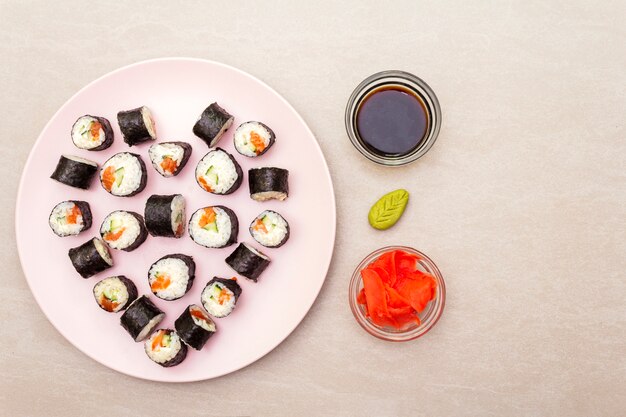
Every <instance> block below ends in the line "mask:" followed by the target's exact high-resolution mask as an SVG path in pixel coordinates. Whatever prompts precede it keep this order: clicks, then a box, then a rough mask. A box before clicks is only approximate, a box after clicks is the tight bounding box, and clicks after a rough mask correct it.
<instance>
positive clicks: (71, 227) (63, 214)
mask: <svg viewBox="0 0 626 417" xmlns="http://www.w3.org/2000/svg"><path fill="white" fill-rule="evenodd" d="M74 206H76V204H74V203H73V202H71V201H63V202H61V203H59V204H57V205H56V206H54V208H53V209H52V213H50V218H49V219H48V222H49V223H50V227H51V228H52V230H54V233H56V234H57V235H59V236H73V235H77V234H79V233H80V232H81V231H82V230H83V227H84V226H85V224H84V222H83V216H82V214H80V215H78V216H76V223H75V224H69V223H67V216H68V215H69V214H70V213H71V212H72V209H73V208H74Z"/></svg>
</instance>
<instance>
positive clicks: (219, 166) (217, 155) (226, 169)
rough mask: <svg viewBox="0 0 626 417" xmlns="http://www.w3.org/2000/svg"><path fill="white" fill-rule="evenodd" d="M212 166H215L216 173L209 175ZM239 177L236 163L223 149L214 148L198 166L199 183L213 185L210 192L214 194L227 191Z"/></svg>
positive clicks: (214, 171) (197, 176)
mask: <svg viewBox="0 0 626 417" xmlns="http://www.w3.org/2000/svg"><path fill="white" fill-rule="evenodd" d="M210 167H213V171H212V174H214V175H211V174H210V175H207V171H208V170H209V168H210ZM237 178H238V175H237V169H236V168H235V164H234V163H233V161H232V160H231V159H230V156H229V155H228V154H227V153H226V152H225V151H223V150H221V149H214V150H212V151H210V152H209V153H207V154H206V155H205V156H204V157H203V158H202V159H201V160H200V162H199V163H198V166H197V167H196V179H197V180H198V183H199V184H202V183H203V182H206V183H207V184H208V185H209V186H210V187H211V190H212V191H210V192H212V193H214V194H224V193H226V192H227V191H228V190H230V188H231V187H232V186H233V184H235V181H237ZM201 179H202V180H201ZM201 187H202V185H201ZM206 191H208V190H206Z"/></svg>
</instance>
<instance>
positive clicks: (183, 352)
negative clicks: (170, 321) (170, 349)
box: [150, 329, 188, 368]
mask: <svg viewBox="0 0 626 417" xmlns="http://www.w3.org/2000/svg"><path fill="white" fill-rule="evenodd" d="M160 330H165V331H166V332H167V334H168V335H170V334H172V333H174V330H172V329H159V330H157V331H160ZM178 336H179V337H180V335H178ZM181 339H182V338H181ZM187 351H188V349H187V345H186V344H184V343H182V342H181V344H180V350H179V351H178V353H176V355H175V356H174V357H173V358H172V359H170V360H169V361H166V362H163V363H159V362H156V361H153V362H154V363H156V364H157V365H161V366H162V367H164V368H171V367H172V366H176V365H178V364H180V363H181V362H182V361H184V360H185V358H186V357H187ZM150 359H151V360H152V358H150Z"/></svg>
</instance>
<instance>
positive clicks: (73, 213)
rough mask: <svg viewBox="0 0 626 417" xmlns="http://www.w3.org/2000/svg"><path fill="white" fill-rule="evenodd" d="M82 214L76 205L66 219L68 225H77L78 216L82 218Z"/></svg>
mask: <svg viewBox="0 0 626 417" xmlns="http://www.w3.org/2000/svg"><path fill="white" fill-rule="evenodd" d="M81 214H82V213H81V212H80V209H79V208H78V206H77V205H76V204H74V207H72V210H70V212H69V214H68V215H67V216H66V217H65V219H66V220H67V223H68V224H76V223H78V216H80V215H81Z"/></svg>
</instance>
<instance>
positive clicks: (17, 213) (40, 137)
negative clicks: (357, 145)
mask: <svg viewBox="0 0 626 417" xmlns="http://www.w3.org/2000/svg"><path fill="white" fill-rule="evenodd" d="M161 62H193V63H199V64H209V65H214V66H218V67H222V68H224V69H227V70H229V71H234V72H236V73H239V74H240V75H242V76H244V77H248V78H250V79H252V80H253V81H254V82H256V83H258V84H260V85H261V86H263V87H264V88H267V89H268V91H270V92H271V93H272V94H274V95H275V96H276V97H277V98H278V99H279V100H281V101H282V102H283V104H284V105H286V106H287V108H289V109H290V110H291V111H292V112H293V113H294V114H295V115H296V117H297V118H298V120H299V121H300V123H302V125H303V126H304V127H305V129H306V130H307V131H308V132H309V133H310V135H311V137H312V138H313V139H314V141H313V142H314V143H315V149H316V150H317V152H318V154H319V155H320V156H321V157H322V161H323V163H324V167H325V168H326V170H325V175H324V178H325V180H326V181H327V183H328V185H329V186H330V191H331V203H332V208H333V210H332V221H331V224H332V244H331V245H330V254H329V255H330V256H329V259H328V264H327V265H326V269H325V271H324V279H322V280H321V281H320V285H319V287H318V288H317V291H316V294H315V297H313V299H312V301H311V304H310V305H308V306H307V309H306V312H305V313H304V315H303V316H302V318H301V319H300V320H299V321H298V322H297V323H296V324H295V325H294V326H293V328H291V329H289V330H288V332H287V333H286V334H285V336H284V337H282V338H281V339H280V340H278V341H277V343H276V344H275V345H273V346H271V347H270V348H269V349H267V350H265V351H262V352H261V353H260V354H259V355H256V356H255V357H254V358H253V359H252V360H251V361H250V362H248V363H246V364H242V365H239V366H237V367H236V368H234V369H232V370H230V371H227V372H222V373H219V374H216V375H213V376H211V377H208V378H206V377H197V378H186V379H181V380H168V379H163V378H155V377H146V376H144V375H140V374H137V373H133V372H128V371H126V370H124V369H121V368H120V367H117V366H111V365H108V364H105V363H103V362H101V361H100V360H98V359H97V358H95V357H94V356H92V355H91V354H90V353H89V352H86V351H85V350H83V349H81V348H80V347H78V346H77V345H76V344H74V343H73V342H72V339H71V338H70V337H68V335H67V334H66V333H65V332H64V331H62V330H61V329H60V328H59V327H58V326H57V325H56V324H55V323H54V322H53V321H52V320H51V319H50V317H49V316H48V314H46V311H45V310H44V309H43V307H42V303H41V302H40V300H39V297H38V296H37V294H36V292H35V291H33V286H32V283H31V280H30V279H29V277H28V274H27V273H26V268H25V267H24V265H25V262H24V260H23V257H22V250H21V249H20V248H21V247H22V245H23V243H21V238H20V236H21V235H20V223H21V217H22V215H21V211H20V207H21V202H22V199H23V194H24V192H25V191H24V181H25V173H26V172H27V171H28V170H29V169H30V166H31V164H32V160H33V154H34V152H33V151H34V149H35V148H36V147H38V146H39V144H40V142H41V141H42V140H43V136H44V133H45V132H46V131H47V130H48V128H49V127H50V124H51V123H52V121H53V120H55V119H56V118H57V116H58V115H59V114H60V113H61V112H63V110H64V109H65V108H66V107H67V106H68V105H69V103H70V102H72V101H73V100H74V99H75V98H76V97H77V96H79V95H80V94H81V93H83V91H85V90H87V89H88V88H90V87H91V86H92V85H94V84H96V83H98V82H100V81H102V80H104V79H106V78H108V77H110V76H113V75H114V74H117V73H119V72H123V71H126V70H128V69H130V68H133V67H137V66H142V65H149V64H158V63H161ZM14 207H15V224H14V231H15V243H16V247H17V254H18V259H19V263H20V267H21V269H22V274H23V275H24V279H25V280H26V283H27V285H28V288H29V290H30V292H31V294H32V296H33V298H34V299H35V302H36V303H37V305H38V307H39V309H40V310H41V312H42V313H43V315H44V316H45V318H46V319H47V320H48V322H49V323H50V324H52V327H54V329H56V331H57V332H58V333H60V334H61V335H62V336H63V337H64V338H65V340H67V341H68V342H69V343H70V344H71V345H72V347H73V348H74V349H76V350H78V351H80V352H82V353H83V354H84V355H86V356H87V357H89V358H90V359H92V360H93V361H95V362H97V363H98V364H100V365H102V366H104V367H106V368H109V369H112V370H114V371H116V372H119V373H121V374H124V375H128V376H131V377H133V378H137V379H142V380H146V381H155V382H166V383H187V382H198V381H207V380H211V379H215V378H220V377H222V376H224V375H228V374H232V373H235V372H237V371H239V370H241V369H243V368H245V367H247V366H250V365H252V364H253V363H255V362H258V361H259V360H260V359H262V358H263V357H265V356H266V355H268V354H269V353H271V352H272V351H273V350H274V349H276V348H277V347H278V346H279V345H280V344H281V343H283V342H284V341H285V340H287V338H288V337H289V336H291V334H292V333H293V332H294V330H295V329H296V328H297V327H298V326H299V325H300V324H301V323H302V321H303V320H304V319H305V318H306V316H307V315H308V314H309V312H310V311H311V308H312V307H313V304H315V301H317V298H318V297H319V294H320V292H321V290H322V287H323V286H324V283H325V282H326V278H327V277H328V271H329V270H330V265H331V264H332V261H333V255H334V252H335V243H336V238H337V202H336V198H335V189H334V186H333V181H332V176H331V175H330V168H329V166H328V162H327V161H326V157H325V156H324V152H323V151H322V148H321V146H320V144H319V142H318V140H317V137H316V136H315V134H314V133H313V131H312V130H311V128H310V127H309V125H308V124H307V123H306V121H305V120H304V118H303V117H302V116H301V115H300V113H299V112H298V111H297V110H296V109H295V108H294V107H293V106H292V105H291V103H289V101H287V99H285V97H283V96H282V95H281V94H280V93H279V92H277V91H276V90H275V89H274V88H272V87H271V86H270V85H268V84H267V83H265V82H264V81H262V80H261V79H259V78H257V77H256V76H254V75H252V74H250V73H248V72H246V71H243V70H241V69H239V68H236V67H234V66H232V65H228V64H224V63H222V62H218V61H213V60H210V59H204V58H193V57H175V56H170V57H161V58H152V59H146V60H142V61H137V62H134V63H132V64H128V65H124V66H122V67H119V68H116V69H114V70H112V71H108V72H106V73H104V74H103V75H101V76H99V77H98V78H96V79H94V80H92V81H90V82H89V83H87V84H86V85H84V86H83V87H82V88H80V89H79V90H78V91H77V92H75V93H74V94H72V95H71V96H70V97H69V98H68V99H67V100H65V101H64V102H63V104H62V105H61V106H60V107H59V108H58V109H57V111H55V112H54V114H53V115H52V116H51V117H50V118H49V119H48V122H47V123H46V124H45V125H44V127H43V128H42V130H41V132H40V133H39V135H38V136H37V139H36V140H35V142H34V143H33V145H32V146H31V148H30V151H29V152H28V157H27V158H26V162H25V163H24V166H23V168H22V173H21V175H20V181H19V184H18V188H17V194H16V200H15V206H14Z"/></svg>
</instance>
